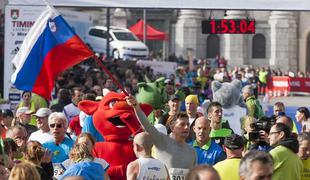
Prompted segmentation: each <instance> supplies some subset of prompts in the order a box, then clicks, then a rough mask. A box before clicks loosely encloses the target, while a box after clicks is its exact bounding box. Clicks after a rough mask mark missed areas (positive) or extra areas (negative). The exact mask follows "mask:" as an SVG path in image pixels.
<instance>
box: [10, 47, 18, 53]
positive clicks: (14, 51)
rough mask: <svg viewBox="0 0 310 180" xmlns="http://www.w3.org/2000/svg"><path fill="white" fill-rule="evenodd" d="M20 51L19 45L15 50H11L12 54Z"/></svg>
mask: <svg viewBox="0 0 310 180" xmlns="http://www.w3.org/2000/svg"><path fill="white" fill-rule="evenodd" d="M18 51H19V47H16V48H15V49H13V50H12V51H11V54H12V55H15V54H17V53H18Z"/></svg>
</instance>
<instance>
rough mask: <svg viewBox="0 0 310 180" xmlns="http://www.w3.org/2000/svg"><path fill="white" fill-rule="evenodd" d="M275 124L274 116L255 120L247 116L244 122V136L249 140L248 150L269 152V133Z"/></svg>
mask: <svg viewBox="0 0 310 180" xmlns="http://www.w3.org/2000/svg"><path fill="white" fill-rule="evenodd" d="M273 124H274V120H273V119H272V118H267V117H263V118H261V119H260V120H258V121H255V119H254V118H253V117H249V116H248V117H246V118H245V122H244V137H245V139H246V140H247V141H248V142H247V149H248V150H259V151H265V152H268V151H269V150H270V149H271V147H270V145H269V141H268V133H269V131H270V128H271V126H272V125H273Z"/></svg>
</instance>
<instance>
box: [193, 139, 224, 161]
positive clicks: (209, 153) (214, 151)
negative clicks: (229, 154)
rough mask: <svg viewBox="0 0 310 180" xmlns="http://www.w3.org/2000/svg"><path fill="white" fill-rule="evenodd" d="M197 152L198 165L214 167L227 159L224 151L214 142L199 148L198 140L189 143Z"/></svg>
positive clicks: (211, 141)
mask: <svg viewBox="0 0 310 180" xmlns="http://www.w3.org/2000/svg"><path fill="white" fill-rule="evenodd" d="M189 144H190V145H191V146H193V147H194V148H195V150H196V154H197V164H208V165H211V166H213V165H214V164H216V163H217V162H219V161H222V160H224V159H226V154H225V152H224V151H223V149H222V148H221V147H220V146H219V145H218V144H216V143H215V142H214V141H213V140H209V142H208V143H207V144H205V145H204V146H202V147H199V146H198V144H197V142H196V140H194V141H192V142H190V143H189Z"/></svg>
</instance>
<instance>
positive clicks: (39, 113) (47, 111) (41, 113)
mask: <svg viewBox="0 0 310 180" xmlns="http://www.w3.org/2000/svg"><path fill="white" fill-rule="evenodd" d="M50 114H52V110H50V109H49V108H40V109H39V110H38V111H37V112H36V113H35V114H33V116H36V117H41V118H43V117H48V116H49V115H50Z"/></svg>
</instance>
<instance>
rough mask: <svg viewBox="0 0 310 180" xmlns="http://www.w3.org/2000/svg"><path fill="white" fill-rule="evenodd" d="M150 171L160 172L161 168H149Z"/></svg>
mask: <svg viewBox="0 0 310 180" xmlns="http://www.w3.org/2000/svg"><path fill="white" fill-rule="evenodd" d="M147 169H148V170H154V171H160V168H159V167H149V168H147Z"/></svg>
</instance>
